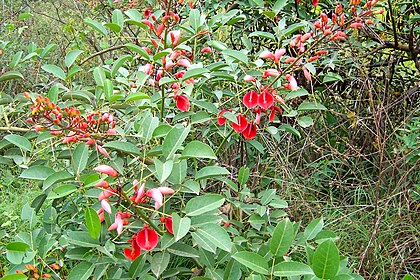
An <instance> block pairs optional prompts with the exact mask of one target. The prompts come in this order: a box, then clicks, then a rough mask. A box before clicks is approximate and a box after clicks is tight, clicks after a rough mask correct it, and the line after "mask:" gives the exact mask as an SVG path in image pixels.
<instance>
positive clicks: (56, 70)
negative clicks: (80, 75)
mask: <svg viewBox="0 0 420 280" xmlns="http://www.w3.org/2000/svg"><path fill="white" fill-rule="evenodd" d="M41 68H42V70H44V71H45V72H48V73H50V74H52V75H53V76H55V77H57V78H59V79H61V80H63V81H64V80H65V79H66V73H65V72H64V70H63V69H61V67H58V66H57V65H54V64H46V65H43V66H42V67H41Z"/></svg>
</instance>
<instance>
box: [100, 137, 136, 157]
mask: <svg viewBox="0 0 420 280" xmlns="http://www.w3.org/2000/svg"><path fill="white" fill-rule="evenodd" d="M103 147H104V148H109V149H111V150H117V151H120V152H123V153H126V154H129V155H136V156H139V155H141V153H140V150H139V148H137V147H136V145H134V144H133V143H130V142H124V141H118V140H116V141H111V142H107V143H105V144H104V145H103Z"/></svg>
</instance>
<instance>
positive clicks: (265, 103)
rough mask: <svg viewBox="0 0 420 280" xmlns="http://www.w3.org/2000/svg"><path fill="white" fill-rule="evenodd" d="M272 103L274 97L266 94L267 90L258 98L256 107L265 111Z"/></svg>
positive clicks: (268, 93)
mask: <svg viewBox="0 0 420 280" xmlns="http://www.w3.org/2000/svg"><path fill="white" fill-rule="evenodd" d="M273 103H274V97H273V95H272V94H271V93H270V92H268V91H267V90H264V91H263V92H262V93H261V94H260V95H259V96H258V105H259V106H260V107H261V108H263V109H265V110H267V109H268V108H270V107H271V106H272V105H273Z"/></svg>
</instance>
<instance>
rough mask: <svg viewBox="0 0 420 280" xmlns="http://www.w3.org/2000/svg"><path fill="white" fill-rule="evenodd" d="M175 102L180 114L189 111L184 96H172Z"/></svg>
mask: <svg viewBox="0 0 420 280" xmlns="http://www.w3.org/2000/svg"><path fill="white" fill-rule="evenodd" d="M174 98H175V100H176V107H177V108H178V109H179V110H181V111H182V112H187V111H188V110H190V100H189V99H188V97H187V96H186V95H176V96H174Z"/></svg>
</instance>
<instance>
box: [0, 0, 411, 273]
mask: <svg viewBox="0 0 420 280" xmlns="http://www.w3.org/2000/svg"><path fill="white" fill-rule="evenodd" d="M377 2H378V1H368V3H360V1H358V0H351V1H350V3H347V2H345V3H340V4H338V5H335V6H333V7H329V5H328V3H320V4H319V5H318V3H317V1H313V3H312V4H310V5H309V6H306V7H307V9H304V8H303V7H305V6H304V5H306V4H307V3H302V4H301V6H298V7H296V6H295V5H294V4H295V3H292V2H291V1H283V0H278V1H276V2H274V3H273V2H270V1H267V3H264V2H263V1H255V0H253V1H249V3H242V2H241V3H230V2H228V1H225V2H221V3H219V2H217V1H214V2H212V1H208V2H206V3H203V4H202V6H200V5H201V4H200V3H194V2H190V3H183V1H178V2H172V1H159V3H152V2H150V3H138V2H137V1H114V2H113V3H108V2H106V1H96V2H95V1H92V2H90V3H89V5H83V4H81V3H79V4H76V5H77V7H80V9H78V14H77V15H75V16H74V17H75V18H77V20H75V21H74V22H65V21H63V20H62V19H61V17H60V13H59V10H57V17H58V20H57V21H59V22H60V21H63V22H62V23H63V29H64V32H65V34H71V37H70V38H71V39H68V40H69V42H68V44H67V47H66V48H65V49H64V50H63V51H64V53H65V55H63V56H62V57H60V56H58V57H55V59H48V56H49V55H50V54H51V53H52V52H53V51H54V48H55V47H56V46H58V45H56V44H49V45H47V46H45V47H37V46H36V45H35V44H31V45H30V46H29V48H28V50H27V51H23V50H17V48H18V47H19V44H18V42H17V41H15V42H11V41H2V42H1V45H0V49H1V50H2V51H4V52H5V54H6V55H7V56H8V57H10V61H8V65H7V67H4V68H3V69H4V70H3V71H2V72H3V73H2V75H1V76H0V82H1V84H0V85H1V90H2V96H1V97H2V99H1V103H2V111H3V113H4V114H3V116H4V117H3V118H4V119H5V121H6V122H5V124H6V125H5V127H4V128H3V130H6V131H12V133H9V134H7V135H6V136H5V137H4V138H3V140H2V141H1V142H0V149H1V150H2V151H3V154H2V156H1V157H0V160H1V163H2V164H7V165H12V164H14V165H17V166H19V167H20V168H22V172H21V174H20V177H21V178H24V179H29V180H33V181H36V182H38V185H39V187H40V188H41V190H42V193H41V194H39V195H38V196H37V197H36V198H35V199H34V200H33V201H32V203H31V204H26V205H25V206H23V208H22V213H21V219H22V220H23V221H25V222H26V224H27V226H28V230H26V231H21V232H20V233H18V234H17V235H16V238H15V240H13V241H11V242H9V243H8V244H7V246H6V250H7V252H6V258H7V261H8V262H9V273H12V272H13V271H17V274H16V275H15V276H16V277H20V276H22V274H23V273H24V274H25V275H26V276H31V277H34V278H37V276H40V275H41V276H42V277H43V278H49V277H53V278H59V277H62V278H69V279H76V278H79V279H89V278H91V277H94V278H95V279H96V278H104V279H108V278H109V279H115V278H118V279H126V278H127V279H130V278H141V279H148V278H150V279H156V278H159V279H160V278H172V279H184V278H197V279H254V278H257V279H265V278H268V277H270V279H271V278H273V277H288V278H290V279H294V278H296V277H297V278H300V277H301V276H304V278H305V279H359V278H362V277H361V276H359V275H357V274H355V273H353V272H352V271H351V269H349V268H348V266H349V263H348V262H349V259H348V258H347V257H345V256H344V255H342V254H340V252H339V250H338V248H337V245H336V242H337V241H338V240H339V238H338V236H337V234H335V233H334V232H332V231H330V230H328V229H325V228H324V227H325V225H324V218H323V217H322V216H321V217H317V218H315V219H313V220H310V219H306V221H305V226H301V222H299V219H292V216H293V215H292V214H291V213H293V211H290V210H289V212H286V210H287V208H288V207H289V205H288V202H287V201H285V200H284V198H285V192H282V191H281V190H282V188H284V185H283V183H281V182H282V181H281V180H285V181H290V182H293V180H300V179H301V178H305V177H304V175H305V174H299V176H294V175H291V176H290V175H289V176H279V171H278V170H276V168H275V166H274V167H273V162H275V161H276V160H277V159H279V158H280V159H281V160H284V161H288V162H289V163H291V164H293V165H295V166H298V167H303V166H306V167H307V170H308V169H309V170H312V172H311V173H310V176H309V177H306V178H310V179H308V182H305V184H307V185H313V186H314V187H316V188H317V189H318V191H319V192H321V193H325V192H331V193H332V192H335V190H333V189H328V187H327V185H326V182H328V181H331V179H332V178H333V177H334V176H340V175H339V174H349V173H351V172H352V169H351V167H352V166H357V165H358V164H359V163H360V162H362V163H363V164H367V163H369V164H371V165H374V164H373V163H372V162H370V161H369V160H366V157H365V156H360V157H346V148H347V147H346V145H345V144H346V143H349V142H351V141H352V140H353V139H357V138H356V137H354V136H352V135H351V134H352V133H354V134H359V133H365V132H364V131H362V130H360V131H356V132H353V131H351V130H348V129H345V128H342V127H343V126H348V125H349V122H350V126H351V127H352V128H355V127H357V125H358V124H359V122H360V119H362V120H363V115H364V114H367V113H368V112H366V111H365V110H374V111H375V112H376V113H375V117H374V118H373V121H371V122H372V124H373V125H375V126H372V127H376V131H375V132H376V134H375V136H376V139H377V140H375V141H374V142H373V143H368V144H366V145H367V148H366V149H367V150H369V151H370V152H372V153H373V151H375V150H378V151H379V152H378V156H379V157H380V158H381V160H379V161H378V162H379V163H380V164H382V163H384V162H385V161H383V159H385V158H387V157H388V153H389V150H387V149H386V147H385V143H386V139H387V138H386V137H387V136H386V135H385V134H382V129H381V122H380V121H381V120H380V119H379V117H380V115H378V114H380V112H381V109H379V110H377V109H376V106H375V104H374V103H375V102H377V100H378V99H377V98H376V97H374V96H373V94H370V96H369V100H368V101H369V106H371V107H366V106H360V107H356V108H355V112H353V111H350V112H349V110H348V108H349V105H350V102H351V100H352V97H353V95H354V94H357V93H356V91H354V92H353V91H351V90H349V91H346V93H348V96H346V95H342V96H340V95H338V96H337V97H331V96H330V95H331V94H330V93H329V92H331V93H334V94H335V93H337V92H341V91H340V88H346V87H351V84H352V83H353V82H352V81H351V80H352V79H356V77H358V76H357V74H360V77H369V75H370V74H372V73H373V75H376V71H372V73H369V72H368V71H367V70H364V69H357V68H356V70H355V69H354V66H353V65H351V64H350V62H351V61H352V60H351V59H354V58H355V57H356V53H360V54H365V53H367V51H366V48H368V47H372V46H377V47H378V48H380V49H381V50H382V49H384V50H387V49H389V48H390V49H395V51H402V52H404V53H411V56H412V57H411V59H412V60H413V63H414V64H413V66H414V67H411V70H410V71H416V69H415V67H417V68H419V67H418V63H417V60H416V59H417V58H416V55H417V54H418V52H417V54H416V50H415V49H414V47H413V46H412V45H413V43H409V45H411V46H412V47H411V48H410V49H409V50H408V51H407V50H406V49H405V48H404V47H402V46H400V45H399V44H398V43H397V40H395V41H394V44H391V43H389V42H386V43H384V44H383V45H382V46H383V47H382V46H381V45H380V42H379V43H378V42H377V40H373V39H372V38H369V37H370V36H368V38H361V37H359V34H360V33H362V32H364V30H366V29H367V30H369V28H370V27H369V26H373V27H375V28H379V30H380V28H382V27H383V26H382V24H384V23H383V22H381V15H382V14H383V13H384V12H385V11H384V9H382V8H381V6H382V5H383V3H382V2H379V3H377ZM195 5H197V6H195ZM312 5H313V6H312ZM378 6H379V7H378ZM320 7H322V9H324V8H325V9H327V8H328V9H329V10H331V13H324V12H321V10H320ZM394 8H395V7H391V9H390V10H389V12H390V13H391V14H393V11H394ZM400 8H401V9H402V8H403V7H400ZM295 12H296V15H297V17H294V16H290V15H292V14H294V13H295ZM401 13H402V14H403V15H402V16H401V18H402V19H404V20H405V21H409V22H417V20H416V17H415V15H414V16H412V13H413V10H412V9H411V6H410V7H405V8H404V9H403V11H402V12H401ZM255 15H257V17H258V25H257V26H258V27H260V24H261V25H262V27H261V28H258V30H254V29H253V27H252V22H253V17H254V16H255ZM72 16H73V15H72ZM31 17H32V14H28V13H25V14H22V13H21V14H20V16H19V20H21V21H25V20H28V19H31ZM413 17H414V19H413ZM394 21H395V17H393V16H392V19H391V22H392V24H395V22H394ZM18 23H19V24H22V23H21V22H19V21H18ZM412 26H413V27H412V28H411V29H410V30H405V31H406V33H404V34H403V35H402V36H403V37H404V36H408V37H407V38H408V41H409V42H414V38H417V37H418V36H417V35H418V32H417V29H416V28H415V27H414V26H415V25H414V24H413V25H412ZM6 28H7V29H8V30H9V31H10V32H18V33H19V32H21V29H17V31H16V27H15V26H14V25H13V24H12V25H10V24H9V25H6ZM22 28H23V27H22ZM393 28H394V29H393V31H394V33H395V32H397V30H396V29H395V27H393ZM22 30H24V29H22ZM22 32H23V31H22ZM239 34H241V35H242V34H243V35H244V36H241V38H239V36H238V35H239ZM394 39H395V37H394ZM397 39H399V38H397ZM401 40H403V39H401ZM378 44H379V45H378ZM416 47H417V46H416ZM383 55H385V53H381V55H380V56H379V57H380V58H382V56H383ZM339 57H342V58H343V59H339ZM373 57H374V54H371V56H370V58H372V60H374V58H373ZM346 59H348V60H346ZM33 65H35V69H34V71H33V72H31V71H29V72H28V68H32V67H33ZM394 67H396V65H394ZM354 71H359V72H358V73H357V74H354ZM393 71H395V69H394V70H393ZM404 78H406V77H404ZM26 80H29V81H33V82H26ZM407 80H409V81H410V82H411V80H410V79H408V78H407ZM367 81H370V79H368V80H367ZM367 83H368V85H367V86H366V87H367V88H368V89H369V90H372V85H371V84H369V82H367ZM381 86H383V87H384V88H386V89H389V88H390V87H391V84H385V85H381ZM392 86H393V85H392ZM397 87H398V85H397V86H396V87H395V88H397ZM414 90H415V91H416V92H418V88H417V89H414ZM412 94H415V93H411V95H412ZM411 95H408V96H409V97H410V96H411ZM380 101H381V102H382V103H381V106H379V107H380V108H383V107H386V106H385V105H384V104H385V103H384V102H385V101H386V99H381V100H380ZM402 102H404V99H403V101H402ZM28 108H29V110H30V116H29V117H25V118H23V116H24V115H25V114H26V112H27V110H28ZM367 108H368V109H367ZM6 111H11V114H9V112H8V113H7V114H6ZM337 112H338V113H337ZM340 114H341V115H344V116H346V118H347V119H346V120H345V121H342V122H341V121H339V120H338V119H337V118H338V116H340ZM369 121H370V120H369ZM406 121H407V118H402V119H399V120H398V123H397V125H398V126H401V125H402V124H405V123H406ZM28 124H30V126H31V127H33V130H28V129H27V128H28V127H29V125H28ZM409 124H410V125H409V126H408V127H407V129H400V130H399V131H400V132H399V134H398V138H397V139H398V140H395V141H396V143H399V147H401V148H400V150H398V151H394V152H395V154H397V155H398V157H401V158H404V159H405V160H404V161H403V163H404V164H407V165H406V166H409V168H412V169H410V172H407V176H412V175H413V174H414V175H413V176H415V174H416V173H415V168H416V167H417V164H418V147H419V145H418V141H417V140H418V129H417V127H418V120H417V118H414V119H412V120H411V122H409ZM333 125H336V126H337V127H339V128H338V129H337V128H334V129H331V130H330V129H329V126H333ZM319 128H322V129H319ZM25 132H26V133H25ZM23 133H25V134H23ZM312 137H313V138H312ZM352 137H354V138H352ZM284 139H287V140H288V141H289V144H290V146H292V145H296V146H297V145H300V143H302V141H305V142H306V141H307V140H309V142H307V143H312V145H313V146H314V147H318V148H319V147H321V146H323V145H328V146H330V147H331V150H333V151H338V153H340V155H343V159H342V160H334V159H332V160H330V159H329V158H328V157H327V158H326V159H325V160H318V158H320V159H322V158H323V157H324V155H323V153H324V151H323V150H322V149H316V150H310V151H308V150H307V149H305V148H306V146H305V145H306V144H304V145H303V146H302V148H301V149H296V150H297V151H300V156H293V155H290V154H288V155H287V156H286V157H283V156H282V155H279V153H281V152H282V151H281V150H282V149H279V147H282V146H283V144H284V143H285V142H284ZM342 139H345V141H342ZM416 139H417V140H416ZM397 141H399V142H397ZM343 142H344V143H343ZM371 142H372V141H371ZM266 151H269V152H270V153H271V155H270V157H267V158H264V153H265V152H266ZM342 162H347V164H346V165H345V166H342ZM235 166H238V167H240V168H236V167H235ZM370 168H371V166H370V165H367V166H366V171H367V172H369V171H368V170H369V169H370ZM386 169H387V167H386V166H385V165H381V166H380V168H379V169H377V170H379V171H378V173H377V174H376V173H375V172H373V174H374V176H378V177H377V178H373V177H370V178H371V180H372V181H369V182H368V183H367V184H372V185H374V184H375V183H374V182H375V180H374V179H378V180H377V182H379V183H378V184H377V185H375V188H374V192H373V193H369V192H367V194H366V200H365V201H363V203H367V204H372V205H374V206H372V207H376V208H375V211H377V215H378V216H379V217H381V216H383V215H385V212H384V211H383V212H382V211H380V208H379V206H381V207H384V209H386V206H387V205H388V204H389V203H390V201H391V199H387V200H386V202H385V204H382V203H383V201H382V200H381V197H380V195H381V194H382V193H383V191H384V190H385V189H387V188H388V190H389V188H390V187H389V186H385V184H384V183H385V181H386V179H385V177H384V176H385V173H384V172H385V170H386ZM375 170H376V169H375ZM280 172H281V171H280ZM279 178H280V179H279ZM344 178H345V179H342V180H348V181H349V182H357V180H360V178H357V176H344ZM411 180H412V179H411V178H408V179H407V180H406V181H405V182H407V184H410V182H411ZM413 180H415V179H413ZM357 183H359V182H357ZM346 184H347V181H346V183H345V184H343V185H346ZM358 185H359V184H358ZM417 188H418V186H417ZM341 191H342V189H341ZM416 193H417V194H418V189H417V192H414V194H416ZM340 195H342V193H334V194H332V196H333V197H339V198H340ZM343 197H344V199H345V197H346V196H345V195H343ZM413 197H414V199H417V200H418V198H416V197H415V196H413ZM291 201H292V200H291ZM384 205H385V206H384ZM292 209H293V208H292ZM292 220H293V222H292ZM306 222H307V223H306ZM378 232H379V227H376V228H375V229H374V233H375V235H378ZM375 235H373V237H375ZM368 249H369V248H367V249H366V254H367V250H368ZM366 254H365V255H366ZM362 262H363V259H362ZM407 272H411V271H407ZM19 275H20V276H19ZM9 276H11V275H9ZM26 276H24V277H26ZM6 278H7V277H6Z"/></svg>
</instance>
